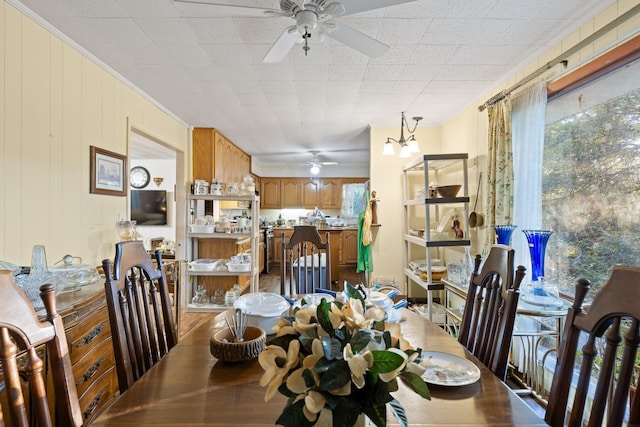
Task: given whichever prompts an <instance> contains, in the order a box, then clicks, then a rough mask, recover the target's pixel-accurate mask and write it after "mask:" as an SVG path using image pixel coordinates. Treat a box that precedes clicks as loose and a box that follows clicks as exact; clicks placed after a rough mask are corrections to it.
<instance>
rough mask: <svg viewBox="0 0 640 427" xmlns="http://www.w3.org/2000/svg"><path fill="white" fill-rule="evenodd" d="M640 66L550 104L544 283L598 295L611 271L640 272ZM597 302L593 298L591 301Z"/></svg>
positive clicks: (545, 164)
mask: <svg viewBox="0 0 640 427" xmlns="http://www.w3.org/2000/svg"><path fill="white" fill-rule="evenodd" d="M638 76H640V61H636V62H635V63H631V64H629V65H626V66H624V67H622V68H620V69H618V70H616V71H615V72H611V73H609V74H607V75H605V76H603V77H601V78H599V79H598V80H596V81H593V82H591V83H589V84H587V85H585V86H582V87H580V88H577V89H575V90H573V91H572V92H569V93H566V94H564V95H562V96H560V97H558V98H556V99H553V100H552V101H550V102H549V103H548V105H547V123H546V128H545V141H544V158H543V165H542V168H543V169H542V212H543V218H542V223H543V224H544V225H545V228H548V229H551V230H553V232H554V234H553V237H552V238H551V239H550V240H549V244H548V246H547V256H546V263H545V276H547V277H546V278H548V279H549V280H553V281H554V283H557V284H558V285H559V286H560V287H561V289H562V290H563V291H566V292H568V293H573V289H574V284H575V281H576V279H577V278H586V279H588V280H589V281H591V283H592V286H593V287H594V288H596V289H599V288H600V287H601V286H602V285H603V283H604V281H605V280H606V279H607V278H608V276H609V273H610V270H611V267H612V266H613V265H614V264H628V265H640V78H638ZM591 295H593V291H592V293H591Z"/></svg>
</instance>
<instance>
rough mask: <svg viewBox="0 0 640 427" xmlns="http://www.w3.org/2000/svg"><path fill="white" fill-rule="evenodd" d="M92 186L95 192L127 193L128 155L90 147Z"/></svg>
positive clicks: (92, 190)
mask: <svg viewBox="0 0 640 427" xmlns="http://www.w3.org/2000/svg"><path fill="white" fill-rule="evenodd" d="M90 151H91V153H90V157H91V171H90V173H91V188H90V192H91V193H93V194H106V195H109V196H126V195H127V156H124V155H122V154H118V153H114V152H112V151H107V150H103V149H102V148H98V147H94V146H93V145H92V146H91V147H90Z"/></svg>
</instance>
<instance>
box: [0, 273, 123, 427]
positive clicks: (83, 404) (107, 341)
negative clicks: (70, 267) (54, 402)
mask: <svg viewBox="0 0 640 427" xmlns="http://www.w3.org/2000/svg"><path fill="white" fill-rule="evenodd" d="M57 301H58V304H57V306H58V312H59V313H60V315H61V316H62V318H63V322H64V325H65V331H66V333H67V342H68V344H69V354H70V356H71V364H72V366H73V375H74V378H75V380H76V387H77V389H78V397H79V399H80V409H81V410H82V416H83V418H84V421H85V425H88V424H89V423H90V422H91V420H92V419H93V418H95V416H96V415H97V414H98V413H99V412H100V410H101V409H103V408H104V407H106V406H107V405H108V404H109V403H111V402H112V401H113V399H114V398H115V397H116V394H117V391H118V376H117V374H116V367H115V361H114V356H113V345H112V343H111V327H110V325H109V315H108V312H107V305H106V304H107V303H106V299H105V293H104V284H103V280H102V279H100V280H99V281H98V282H97V283H94V284H92V285H88V286H84V287H82V288H80V290H79V291H76V292H69V293H63V294H62V295H59V296H58V300H57ZM44 352H45V349H44V348H42V351H38V353H39V354H40V356H41V357H43V356H44ZM1 379H2V373H1V372H0V381H1ZM49 381H50V378H49V379H48V382H49ZM3 389H4V384H3V383H0V392H3V393H4V390H3Z"/></svg>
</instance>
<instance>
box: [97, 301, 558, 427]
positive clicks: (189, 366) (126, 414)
mask: <svg viewBox="0 0 640 427" xmlns="http://www.w3.org/2000/svg"><path fill="white" fill-rule="evenodd" d="M402 315H403V320H402V321H401V328H402V334H403V336H404V337H405V338H407V339H408V340H409V342H410V343H411V344H412V345H413V346H414V347H420V348H422V349H423V350H425V351H439V352H444V353H449V354H453V355H456V356H459V357H462V358H465V359H468V360H470V361H471V362H473V363H474V364H475V365H477V366H478V367H479V368H480V372H481V377H480V380H479V381H477V382H476V383H474V384H470V385H465V386H455V387H450V386H436V385H430V386H429V389H430V391H431V400H425V399H423V398H421V397H419V396H418V395H417V394H415V393H414V392H413V391H412V390H410V389H409V388H408V387H407V386H406V385H404V384H403V383H402V382H401V381H400V389H399V390H398V391H396V392H394V393H392V394H393V396H394V397H395V398H396V399H397V400H398V401H399V402H400V403H401V404H402V405H403V406H404V408H405V410H406V412H407V414H408V418H409V424H410V425H411V426H511V425H518V426H546V425H547V424H546V423H545V422H544V421H543V420H542V419H541V418H540V417H538V416H537V415H536V414H535V413H534V412H533V410H532V409H531V408H529V407H528V406H527V405H526V404H525V403H524V402H523V401H522V400H521V399H520V398H519V397H518V396H517V395H516V394H515V393H514V392H513V391H511V390H510V389H509V388H508V387H507V385H505V384H504V383H503V382H502V381H500V380H499V379H498V378H497V377H496V376H495V375H494V374H493V373H492V372H491V371H490V370H489V369H487V368H486V367H485V366H484V365H483V364H482V363H481V362H479V361H478V360H477V359H476V358H475V357H474V356H473V355H471V353H469V352H468V351H467V350H466V349H465V348H464V347H463V346H462V345H460V344H459V343H458V341H457V340H456V339H455V338H453V337H451V336H450V335H448V334H447V333H445V332H444V331H443V330H442V329H441V328H440V327H438V326H437V325H436V324H434V323H431V322H430V321H428V320H427V319H425V318H423V317H422V316H420V315H419V314H417V313H414V312H412V311H410V310H407V309H402ZM224 327H226V325H225V323H224V319H223V318H222V316H221V315H218V316H216V318H214V319H213V320H211V322H210V323H207V324H204V325H202V326H201V327H199V328H196V329H194V330H193V331H192V332H190V333H189V334H188V335H186V336H185V337H184V338H182V339H181V341H180V342H179V343H178V345H176V346H175V347H174V348H173V349H172V350H171V351H170V352H169V354H167V355H166V356H165V357H164V358H163V359H162V360H161V361H160V362H159V363H157V364H156V365H155V366H154V367H153V368H152V369H151V370H150V371H149V372H147V373H146V374H145V375H144V376H143V377H142V378H141V379H139V380H138V381H137V382H136V383H135V384H134V385H133V386H132V387H131V388H130V389H129V390H127V391H126V392H125V393H123V394H122V395H121V396H120V397H119V398H118V399H117V400H116V401H115V402H114V403H113V404H112V405H111V406H110V407H109V408H108V409H107V410H106V411H105V412H103V413H102V414H101V415H99V416H98V417H97V418H96V419H95V421H94V422H93V423H92V424H91V425H92V426H94V427H100V426H132V427H133V426H137V427H144V426H181V425H190V426H232V425H233V426H272V425H274V424H275V421H276V419H277V418H278V416H279V415H280V413H281V412H282V409H283V408H284V405H285V402H286V399H285V397H284V396H282V395H280V394H278V395H276V397H274V398H273V399H272V400H270V401H269V402H265V401H264V395H265V391H266V388H265V387H261V386H260V384H259V380H260V377H261V376H262V372H263V371H262V368H260V365H259V364H258V361H257V359H253V360H249V361H246V362H241V363H227V362H220V361H218V360H217V359H216V358H214V357H213V356H212V355H211V353H210V350H209V340H210V337H211V335H212V333H213V332H215V331H217V330H219V329H220V328H224ZM387 425H389V426H394V425H398V422H397V421H396V420H395V418H394V417H393V415H392V414H391V413H390V411H388V421H387Z"/></svg>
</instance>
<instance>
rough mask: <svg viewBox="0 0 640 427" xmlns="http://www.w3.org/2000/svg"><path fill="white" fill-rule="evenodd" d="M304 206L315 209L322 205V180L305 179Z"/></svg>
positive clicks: (303, 189)
mask: <svg viewBox="0 0 640 427" xmlns="http://www.w3.org/2000/svg"><path fill="white" fill-rule="evenodd" d="M302 181H304V183H303V184H302V206H304V207H305V209H314V208H317V207H319V206H320V180H318V179H309V180H307V179H303V180H302Z"/></svg>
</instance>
